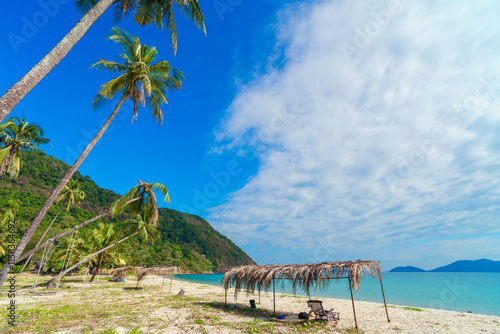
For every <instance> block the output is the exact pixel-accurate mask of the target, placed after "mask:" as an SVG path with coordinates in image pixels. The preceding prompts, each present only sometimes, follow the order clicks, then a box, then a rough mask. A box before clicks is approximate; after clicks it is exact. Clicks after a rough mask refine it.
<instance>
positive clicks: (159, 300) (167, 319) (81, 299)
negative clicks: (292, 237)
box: [0, 276, 500, 334]
mask: <svg viewBox="0 0 500 334" xmlns="http://www.w3.org/2000/svg"><path fill="white" fill-rule="evenodd" d="M161 282H162V278H160V277H154V276H153V277H147V278H145V279H144V280H143V281H142V282H141V284H140V285H141V286H143V287H144V289H143V290H140V291H133V292H127V291H124V290H122V287H123V286H124V285H127V286H135V284H134V282H128V283H107V282H106V283H104V282H101V283H99V284H98V285H95V284H82V283H68V284H67V285H69V286H73V289H71V290H69V289H65V290H60V291H59V292H58V294H57V295H46V296H33V295H32V294H29V293H28V292H27V290H23V291H20V292H19V293H18V296H17V298H18V302H20V303H21V304H23V307H28V308H31V307H42V308H43V307H44V306H43V305H49V304H51V305H59V304H68V305H89V306H91V305H92V303H95V302H98V303H99V304H100V305H101V306H102V307H104V308H106V307H107V306H106V305H109V306H112V305H116V304H117V303H119V304H130V305H147V310H146V311H144V312H142V313H141V312H138V313H137V314H136V316H134V314H135V313H133V312H135V311H133V312H132V311H131V312H132V315H131V314H130V313H129V314H128V315H125V314H124V315H123V316H122V317H120V315H118V316H116V315H113V316H111V318H109V319H106V318H104V319H102V321H101V320H100V318H99V317H97V318H92V319H97V320H99V321H100V322H99V321H96V322H95V327H92V328H91V330H90V332H92V333H100V332H101V331H102V330H104V329H109V328H111V329H114V330H115V331H116V332H117V333H120V334H121V333H128V332H130V331H131V330H133V329H134V328H135V327H136V326H140V328H141V329H140V331H139V332H140V333H173V334H175V333H200V332H204V333H248V332H249V330H248V328H249V327H248V326H249V325H248V324H250V323H251V322H252V321H254V322H255V321H256V320H255V319H261V316H258V315H252V316H249V315H243V314H237V313H235V312H233V313H232V312H227V311H223V310H221V309H219V308H213V307H208V305H207V302H218V303H223V302H224V289H223V288H222V287H218V286H209V285H204V284H197V283H191V282H186V281H177V280H174V281H173V283H172V291H171V293H170V292H169V283H170V282H169V281H167V282H166V284H165V287H164V289H163V291H162V290H161V289H160V285H161ZM104 285H105V286H106V289H102V288H103V287H104ZM99 286H101V288H100V287H99ZM180 289H183V290H184V291H185V295H184V296H185V298H184V299H183V298H180V299H176V298H174V299H172V298H171V297H168V296H172V295H174V294H176V293H177V292H178V291H179V290H180ZM2 290H3V291H2V294H1V296H0V297H1V299H0V305H2V306H1V307H2V308H3V307H4V306H5V305H6V303H7V302H8V300H7V298H6V294H5V293H4V292H5V290H4V289H2ZM233 292H234V290H230V292H229V293H228V303H229V304H233V303H234V295H233ZM167 297H168V298H170V299H168V298H167ZM166 298H167V299H166ZM311 298H312V299H320V300H322V301H323V305H324V306H325V308H326V309H330V308H334V309H335V311H337V312H340V321H339V322H338V325H337V326H334V324H333V323H329V324H328V326H327V327H325V328H323V329H320V330H317V329H313V330H305V331H301V333H324V332H336V333H346V332H347V331H348V330H350V329H352V328H353V327H354V320H353V310H352V304H351V301H350V300H342V299H331V298H323V297H318V298H315V297H314V295H312V296H311ZM250 299H254V300H256V302H257V303H258V302H259V297H258V295H253V296H252V295H251V296H247V295H246V294H245V293H244V292H241V293H240V294H239V295H238V299H237V304H238V305H240V309H241V306H249V300H250ZM307 300H308V297H304V296H291V295H283V294H277V298H276V311H277V314H298V313H299V312H304V311H308V307H307V305H306V301H307ZM88 303H90V304H88ZM142 303H145V304H142ZM175 303H177V304H175ZM355 306H356V316H357V319H358V328H359V330H360V333H366V334H368V333H419V334H420V333H460V334H463V333H466V334H468V333H500V317H498V316H491V315H482V314H471V313H460V312H454V311H443V310H436V309H427V308H424V309H423V311H422V312H419V311H415V310H406V309H404V308H403V306H393V305H391V307H390V308H388V311H389V316H390V319H391V322H390V323H389V322H387V318H386V314H385V309H384V307H383V303H371V302H363V301H355ZM85 307H86V306H85ZM134 307H136V306H134ZM134 307H132V309H133V308H134ZM257 308H258V309H267V310H269V311H272V310H273V298H272V293H264V292H263V293H262V294H261V302H260V304H259V303H258V304H257ZM137 310H138V311H140V309H137ZM89 314H90V315H89V317H90V316H94V317H95V315H92V312H91V311H90V307H89ZM203 317H204V318H203ZM199 318H203V319H205V322H204V323H203V324H200V323H197V322H196V319H199ZM216 318H217V319H218V320H217V322H214V321H213V320H211V319H216ZM123 319H127V321H124V320H123ZM260 324H264V326H266V325H273V324H274V322H273V323H270V322H266V321H263V322H259V326H260ZM85 326H86V327H85ZM67 327H69V328H67ZM88 327H89V323H88V322H87V323H82V324H81V325H79V326H77V325H75V324H73V325H69V324H66V323H63V324H62V325H61V324H59V326H58V327H56V328H57V331H56V332H58V333H60V334H62V333H83V332H84V330H83V328H88ZM295 330H297V328H296V327H292V326H287V325H282V324H279V323H277V324H276V325H275V327H274V329H273V330H272V333H294V332H295ZM34 332H36V331H34ZM260 333H271V331H270V330H269V329H267V328H264V329H261V331H260ZM351 333H352V332H351Z"/></svg>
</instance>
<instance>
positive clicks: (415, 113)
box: [208, 1, 500, 264]
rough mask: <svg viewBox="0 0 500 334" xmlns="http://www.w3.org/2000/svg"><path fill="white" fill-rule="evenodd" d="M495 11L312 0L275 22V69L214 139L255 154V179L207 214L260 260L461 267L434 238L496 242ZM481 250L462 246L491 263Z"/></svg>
mask: <svg viewBox="0 0 500 334" xmlns="http://www.w3.org/2000/svg"><path fill="white" fill-rule="evenodd" d="M498 7H499V5H498V4H497V3H496V2H487V1H483V2H479V3H471V2H461V1H448V2H446V1H441V2H439V3H435V2H431V1H428V3H427V4H425V3H423V2H418V3H415V2H411V1H407V2H401V3H400V4H399V7H398V6H394V4H393V3H392V2H387V3H383V2H377V3H376V4H375V3H369V2H352V1H322V2H320V3H315V4H313V5H310V6H306V5H297V6H296V7H294V8H293V9H288V10H287V11H284V12H283V13H281V14H280V15H279V18H280V19H279V21H278V22H277V24H276V29H277V36H278V43H279V45H278V46H277V47H276V49H279V48H282V49H283V50H284V51H283V52H284V55H283V56H284V59H285V65H284V66H282V67H280V68H273V67H272V64H270V66H269V69H268V71H267V73H266V74H264V75H261V76H260V77H258V78H256V79H255V80H254V81H253V82H252V83H250V84H248V85H247V86H245V87H243V88H242V89H241V91H240V93H238V94H237V96H236V97H235V98H234V101H233V103H232V104H231V106H230V108H229V109H228V111H227V115H226V118H225V119H224V120H223V121H222V122H221V125H220V127H219V129H218V132H217V138H216V139H217V143H218V144H217V145H218V149H219V150H229V151H231V152H238V151H241V150H245V151H252V152H254V154H256V155H257V156H258V158H259V159H260V167H259V170H258V172H257V174H256V175H254V176H253V177H252V178H251V179H250V180H249V182H248V183H247V184H246V185H245V186H244V187H243V188H241V189H239V190H238V191H236V192H234V193H232V194H230V196H229V197H228V200H227V202H226V203H224V204H222V205H220V206H218V207H216V208H213V209H212V210H211V213H210V215H209V217H208V218H209V219H210V221H211V222H213V223H214V224H215V226H216V227H217V228H218V229H219V230H221V231H222V232H223V233H224V234H226V235H228V236H229V237H230V238H231V239H233V240H234V241H236V242H237V243H239V244H240V245H242V246H243V248H244V249H249V250H250V249H253V248H254V247H255V248H256V249H257V248H259V247H260V249H261V250H262V248H264V249H266V251H263V252H262V251H261V252H258V251H255V253H252V251H251V250H250V255H253V256H254V257H255V258H256V259H257V260H258V261H259V262H302V261H306V260H324V259H325V258H320V257H322V255H324V254H327V255H328V259H331V260H338V259H346V260H348V259H355V258H356V257H358V256H359V257H363V258H366V259H380V260H384V261H389V262H390V261H394V260H393V258H394V257H395V256H396V255H394V254H395V252H396V253H397V252H399V251H401V253H402V254H403V253H404V254H413V256H410V258H412V259H414V260H415V263H423V262H424V261H425V260H429V261H431V259H433V260H432V261H435V262H436V263H437V262H438V259H436V256H435V255H436V254H435V253H436V252H438V253H439V254H442V255H443V256H444V258H441V259H440V260H441V261H440V262H439V263H437V264H442V261H443V260H444V261H446V260H454V259H456V258H457V255H456V254H457V253H455V252H453V251H450V250H449V249H448V250H447V251H445V250H444V249H445V248H444V246H443V245H447V247H451V248H452V247H453V246H454V245H458V244H460V242H463V243H466V244H467V245H473V244H476V243H480V241H481V240H484V235H485V234H489V233H491V234H493V233H495V232H496V233H497V234H496V235H497V237H496V239H495V238H494V239H493V240H496V241H497V242H498V241H499V240H498V232H500V227H499V224H498V222H497V219H498V216H499V213H500V212H499V211H500V210H499V209H498V207H499V206H498V203H500V202H499V200H500V169H499V164H500V154H499V152H500V150H499V144H500V134H499V131H498V129H499V126H500V116H499V115H500V112H499V103H498V96H499V95H500V80H499V79H497V78H500V67H499V65H500V62H499V61H498V58H499V55H500V48H499V45H500V43H499V42H500V41H499V39H500V36H499V34H498V25H497V23H496V22H497V18H496V13H498V9H499V8H498ZM389 10H392V11H393V14H391V15H390V17H389V16H388V13H390V11H389ZM381 11H383V12H381ZM374 13H375V14H374ZM377 13H378V14H377ZM384 15H385V16H384ZM376 16H378V17H379V20H383V21H382V23H383V25H385V27H382V24H379V25H378V29H377V26H376V23H375V22H376V18H375V17H376ZM360 30H363V31H365V32H364V33H359V31H360ZM370 35H371V36H372V37H370ZM356 46H358V47H357V49H353V48H354V47H356ZM346 48H347V49H348V50H351V51H352V50H355V51H354V52H353V53H352V52H351V53H349V52H347V53H346V51H345V50H346ZM346 54H350V56H348V57H346V56H345V55H346ZM457 105H458V106H460V107H459V109H457V107H456V106H457ZM448 240H458V241H457V242H449V241H448ZM489 242H491V239H490V241H489ZM489 249H491V248H489ZM421 250H425V252H422V251H421ZM484 251H485V249H484V248H481V247H470V252H471V254H470V255H471V256H472V257H474V256H476V257H491V258H498V257H499V256H500V251H499V250H498V248H493V250H492V253H489V254H484V253H482V252H484ZM460 254H463V253H460ZM419 261H420V262H419ZM401 262H404V260H403V259H402V260H401ZM415 263H413V264H415Z"/></svg>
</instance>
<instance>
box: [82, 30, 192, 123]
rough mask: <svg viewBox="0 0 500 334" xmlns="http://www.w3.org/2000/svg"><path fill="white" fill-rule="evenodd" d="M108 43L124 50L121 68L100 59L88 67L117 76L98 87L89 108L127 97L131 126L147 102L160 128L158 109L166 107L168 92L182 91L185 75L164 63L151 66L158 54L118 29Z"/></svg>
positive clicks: (112, 33) (113, 31) (164, 61)
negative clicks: (163, 105) (97, 91)
mask: <svg viewBox="0 0 500 334" xmlns="http://www.w3.org/2000/svg"><path fill="white" fill-rule="evenodd" d="M109 39H110V40H112V41H114V42H115V43H117V44H119V45H120V46H121V48H122V49H123V53H121V54H120V55H119V56H118V57H119V58H120V59H121V60H123V64H120V63H117V62H113V61H107V60H103V59H101V60H100V61H98V62H97V63H95V64H94V65H92V66H91V68H97V69H99V70H102V69H107V70H108V71H111V72H113V73H115V72H117V73H118V74H120V75H119V76H118V77H116V78H114V79H112V80H111V81H109V82H107V83H105V84H103V85H102V86H101V89H100V91H99V93H98V94H97V95H96V96H95V98H94V101H93V103H92V107H93V108H99V107H101V106H102V105H104V104H105V103H106V102H108V101H109V100H111V99H113V98H114V97H116V96H120V97H128V98H130V99H131V100H132V101H134V114H133V116H132V122H133V121H134V119H136V118H137V114H138V109H139V105H140V104H142V106H143V107H145V106H146V102H147V104H148V105H149V107H150V109H151V112H152V113H153V116H154V117H155V119H156V121H157V122H158V123H160V124H162V122H163V112H162V110H161V108H160V106H161V105H162V104H163V103H167V99H166V95H167V92H168V91H169V90H177V89H180V88H181V83H182V79H183V78H184V75H183V74H182V72H181V71H180V70H177V69H174V68H173V67H171V66H170V64H169V63H168V61H166V60H162V61H159V62H157V63H156V64H152V62H153V61H154V60H155V58H156V55H157V54H158V51H157V50H156V48H155V47H154V46H152V47H149V46H147V45H142V44H141V41H140V39H139V38H137V37H134V36H132V35H130V34H129V33H127V32H126V31H124V30H121V29H120V28H117V27H115V28H113V29H112V30H111V34H110V36H109Z"/></svg>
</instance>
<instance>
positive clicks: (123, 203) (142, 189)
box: [16, 181, 170, 263]
mask: <svg viewBox="0 0 500 334" xmlns="http://www.w3.org/2000/svg"><path fill="white" fill-rule="evenodd" d="M139 182H140V183H139V184H138V185H137V186H135V187H134V188H132V189H131V190H129V191H128V192H127V193H126V194H125V195H123V196H122V197H121V198H120V199H118V200H117V201H115V202H114V203H113V204H112V205H111V208H110V209H109V210H107V211H105V212H104V213H101V214H100V215H98V216H96V217H94V218H92V219H89V220H87V221H84V222H83V223H81V224H78V225H76V226H74V227H73V228H71V229H69V230H67V231H64V232H63V233H61V234H59V235H57V236H55V237H53V238H51V239H49V240H47V241H45V242H44V243H43V244H41V245H38V246H37V247H35V248H33V249H32V250H30V251H29V252H26V253H25V254H23V255H22V256H21V257H19V258H18V259H16V263H18V262H20V261H22V260H24V259H26V258H27V257H29V256H31V255H32V254H33V253H34V252H36V251H38V250H40V249H42V248H43V247H45V246H46V245H47V244H48V243H50V242H54V241H56V240H58V239H60V238H62V237H65V236H67V235H68V234H71V233H73V231H77V230H79V229H80V228H82V227H84V226H87V225H88V224H90V223H93V222H95V221H97V220H99V219H101V218H103V217H106V216H108V215H110V214H112V215H113V216H116V215H119V214H120V213H122V212H123V211H124V210H125V209H130V205H131V204H133V203H134V202H137V201H139V202H142V203H145V204H146V203H147V202H148V201H150V202H153V200H152V199H150V200H148V198H152V197H153V196H155V194H154V191H153V189H157V190H158V191H159V192H161V193H162V194H163V195H165V202H166V203H169V202H170V198H169V196H168V190H167V188H166V187H165V186H164V185H162V184H160V183H154V182H152V183H151V184H148V183H145V182H142V181H139ZM134 194H135V195H136V197H134V196H133V195H134ZM154 198H155V200H154V202H155V203H156V197H154ZM134 210H138V209H137V208H135V209H134ZM153 210H154V208H153ZM134 212H137V211H134ZM153 215H154V213H153Z"/></svg>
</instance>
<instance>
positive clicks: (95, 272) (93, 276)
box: [90, 252, 104, 282]
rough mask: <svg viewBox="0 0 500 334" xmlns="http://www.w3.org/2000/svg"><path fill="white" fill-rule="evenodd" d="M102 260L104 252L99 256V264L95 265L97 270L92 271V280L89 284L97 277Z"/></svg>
mask: <svg viewBox="0 0 500 334" xmlns="http://www.w3.org/2000/svg"><path fill="white" fill-rule="evenodd" d="M103 258H104V252H102V253H101V255H100V256H99V264H98V265H97V269H96V271H94V274H93V275H92V278H91V279H90V282H93V281H94V278H95V276H96V275H97V273H98V272H99V270H100V269H101V263H102V259H103Z"/></svg>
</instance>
